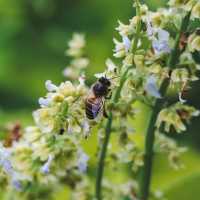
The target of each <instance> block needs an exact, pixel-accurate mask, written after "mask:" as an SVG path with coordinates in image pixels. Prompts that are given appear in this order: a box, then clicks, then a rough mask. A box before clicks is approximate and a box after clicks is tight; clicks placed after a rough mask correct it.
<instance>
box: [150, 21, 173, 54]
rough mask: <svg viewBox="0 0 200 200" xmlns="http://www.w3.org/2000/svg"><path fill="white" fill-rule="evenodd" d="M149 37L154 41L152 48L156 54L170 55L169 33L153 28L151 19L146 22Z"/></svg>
mask: <svg viewBox="0 0 200 200" xmlns="http://www.w3.org/2000/svg"><path fill="white" fill-rule="evenodd" d="M146 25H147V35H148V37H149V39H150V40H151V41H152V46H153V49H154V51H155V54H157V55H159V54H161V53H170V51H171V49H170V47H169V33H168V32H167V31H166V30H163V29H161V28H153V26H152V24H151V22H150V21H149V19H147V20H146Z"/></svg>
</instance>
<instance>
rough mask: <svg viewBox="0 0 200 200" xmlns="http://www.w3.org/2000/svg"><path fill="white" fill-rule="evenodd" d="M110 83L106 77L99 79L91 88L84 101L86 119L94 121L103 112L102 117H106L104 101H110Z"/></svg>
mask: <svg viewBox="0 0 200 200" xmlns="http://www.w3.org/2000/svg"><path fill="white" fill-rule="evenodd" d="M110 86H111V81H110V79H108V78H106V77H101V78H99V79H98V81H97V82H96V83H95V84H94V85H93V86H92V88H91V91H90V93H89V95H88V97H87V98H86V101H85V112H86V116H87V118H88V119H90V120H92V119H95V118H96V117H97V116H98V114H99V113H100V112H101V111H102V110H103V115H104V116H105V117H107V114H106V111H105V104H104V103H105V99H110V98H111V95H110V96H108V95H109V93H110V91H111V88H110Z"/></svg>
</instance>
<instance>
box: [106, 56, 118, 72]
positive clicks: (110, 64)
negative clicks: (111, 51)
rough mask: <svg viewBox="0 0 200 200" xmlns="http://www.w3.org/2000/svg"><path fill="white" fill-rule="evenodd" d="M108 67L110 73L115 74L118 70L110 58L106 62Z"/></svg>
mask: <svg viewBox="0 0 200 200" xmlns="http://www.w3.org/2000/svg"><path fill="white" fill-rule="evenodd" d="M106 66H107V69H108V71H110V72H113V71H115V70H116V69H117V66H116V65H115V64H114V63H113V61H112V60H111V59H109V58H108V59H107V60H106Z"/></svg>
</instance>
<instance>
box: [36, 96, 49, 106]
mask: <svg viewBox="0 0 200 200" xmlns="http://www.w3.org/2000/svg"><path fill="white" fill-rule="evenodd" d="M38 103H39V104H40V106H41V107H47V106H49V105H50V103H51V99H50V98H43V97H40V98H39V100H38Z"/></svg>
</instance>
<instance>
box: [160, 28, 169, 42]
mask: <svg viewBox="0 0 200 200" xmlns="http://www.w3.org/2000/svg"><path fill="white" fill-rule="evenodd" d="M158 39H159V40H161V41H167V42H168V41H169V33H168V32H167V31H165V30H163V29H158Z"/></svg>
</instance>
